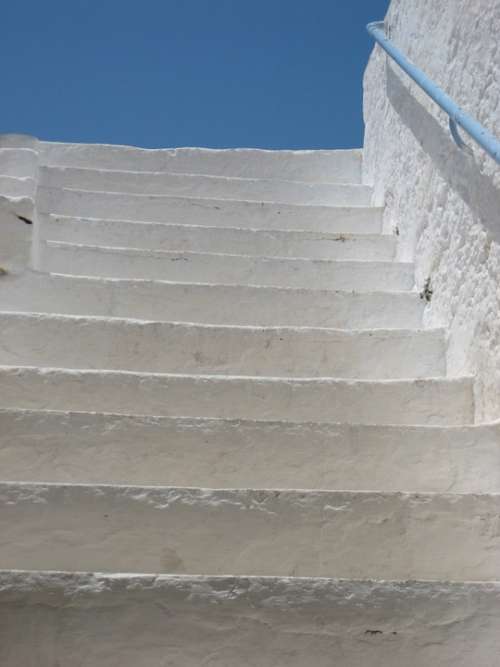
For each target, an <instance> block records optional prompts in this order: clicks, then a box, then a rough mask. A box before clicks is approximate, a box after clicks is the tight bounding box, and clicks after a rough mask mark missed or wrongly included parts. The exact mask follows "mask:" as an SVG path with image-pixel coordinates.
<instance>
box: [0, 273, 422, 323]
mask: <svg viewBox="0 0 500 667" xmlns="http://www.w3.org/2000/svg"><path fill="white" fill-rule="evenodd" d="M2 286H3V287H4V289H3V290H2V291H1V292H0V307H1V308H2V309H3V310H12V311H14V310H15V311H37V312H54V313H62V314H68V315H98V316H104V317H132V318H140V319H147V320H152V319H155V320H164V321H165V320H170V321H177V322H180V321H184V322H201V323H207V324H235V325H250V326H255V325H257V326H262V327H264V326H310V327H332V328H340V329H346V328H348V329H349V328H351V329H376V328H400V329H401V328H415V329H418V328H419V327H420V326H421V323H422V313H423V309H424V306H425V302H424V301H422V300H421V299H420V298H419V295H418V294H416V293H414V292H373V291H369V292H366V293H363V292H352V291H334V290H313V289H286V288H274V287H248V286H243V285H234V286H232V285H221V284H212V285H210V284H194V283H168V282H160V281H147V280H116V279H107V280H103V279H100V278H86V277H76V276H58V275H48V274H37V273H27V274H25V275H24V276H23V277H22V278H19V279H15V280H13V279H11V278H10V277H9V276H6V277H4V278H2Z"/></svg>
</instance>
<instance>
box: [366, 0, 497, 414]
mask: <svg viewBox="0 0 500 667" xmlns="http://www.w3.org/2000/svg"><path fill="white" fill-rule="evenodd" d="M386 21H387V25H388V27H389V28H388V29H389V35H390V37H391V39H392V40H393V41H394V42H395V44H396V45H397V46H398V47H399V48H400V49H401V50H402V51H403V52H404V53H406V54H407V55H408V57H409V58H410V60H412V61H413V62H414V63H415V64H416V65H417V66H419V67H420V68H421V69H423V70H424V71H425V72H426V73H427V74H428V75H429V76H430V77H431V78H432V79H433V80H434V81H435V82H436V83H437V84H438V85H439V86H441V87H442V88H443V89H444V90H445V91H447V92H448V94H450V95H451V97H452V98H453V99H454V100H455V101H456V102H457V103H458V104H459V105H461V106H462V107H463V108H464V109H465V110H466V111H468V112H469V113H470V114H471V115H473V116H474V117H475V118H476V119H477V120H479V122H481V123H482V124H483V125H485V126H486V127H487V128H488V129H489V130H490V131H492V132H493V133H494V134H495V135H496V136H497V137H500V0H411V1H410V0H393V1H392V3H391V6H390V9H389V12H388V15H387V17H386ZM364 89H365V90H364V93H365V96H364V116H365V123H366V135H365V154H364V180H365V182H366V183H367V184H373V185H374V187H375V203H377V204H380V203H385V205H386V211H385V216H384V225H385V229H386V231H392V230H394V229H396V228H397V230H398V231H399V235H400V236H399V238H400V248H399V255H400V257H401V258H404V259H414V260H415V262H416V281H417V286H418V287H419V288H420V289H421V288H422V287H423V285H424V283H425V281H426V280H427V279H428V278H430V279H431V288H432V290H433V295H432V300H431V303H430V305H429V307H428V308H427V312H426V324H428V325H445V326H446V327H448V328H449V340H448V372H449V374H450V375H452V376H453V375H458V374H461V373H464V372H465V373H472V374H475V375H476V377H477V380H476V386H475V393H476V415H477V419H478V420H479V421H483V420H492V419H493V420H494V419H499V418H500V167H499V166H498V165H496V164H495V162H494V161H493V160H491V159H490V158H489V157H487V156H486V155H485V154H484V152H483V151H481V149H479V148H477V149H476V148H475V147H474V155H473V156H471V157H469V156H467V155H466V154H464V153H463V152H461V151H460V150H459V149H458V148H456V147H455V145H454V143H453V142H452V139H451V137H450V134H449V132H448V129H447V117H446V115H445V114H443V112H441V110H440V109H439V108H438V107H436V105H435V104H434V103H432V102H431V101H430V100H429V98H427V97H426V96H425V94H424V93H422V92H421V91H420V90H419V89H418V88H417V86H416V85H415V84H413V83H412V82H410V80H409V79H408V77H406V75H405V74H404V73H402V72H401V70H399V68H398V67H397V65H396V64H395V63H392V64H391V63H389V62H388V58H387V57H386V56H385V55H384V54H383V52H382V50H381V49H380V48H379V47H377V48H376V49H375V51H374V53H373V54H372V56H371V58H370V62H369V64H368V67H367V70H366V73H365V79H364ZM469 143H471V142H470V141H469Z"/></svg>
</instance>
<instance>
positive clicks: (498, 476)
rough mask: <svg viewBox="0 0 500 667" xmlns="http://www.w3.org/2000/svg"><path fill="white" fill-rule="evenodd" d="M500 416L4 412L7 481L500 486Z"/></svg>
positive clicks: (1, 457)
mask: <svg viewBox="0 0 500 667" xmlns="http://www.w3.org/2000/svg"><path fill="white" fill-rule="evenodd" d="M499 442H500V423H498V424H496V425H489V426H486V425H478V426H471V427H437V426H436V427H431V426H425V427H409V426H384V425H382V426H380V425H379V426H365V425H348V424H325V423H301V424H299V423H290V422H286V421H282V422H256V421H241V420H223V419H190V418H174V417H135V416H130V415H110V414H96V413H58V412H46V411H23V410H0V469H1V470H2V477H3V479H6V480H15V481H24V482H42V483H43V482H60V483H78V482H81V483H83V482H87V483H92V484H137V485H168V486H191V487H193V486H197V487H202V488H203V487H209V486H213V487H216V488H268V489H269V488H280V489H284V488H286V489H293V488H299V489H332V490H342V489H350V490H351V491H356V490H357V491H363V490H371V491H410V492H414V493H422V492H439V493H445V492H450V493H499V492H500V447H499V446H498V443H499Z"/></svg>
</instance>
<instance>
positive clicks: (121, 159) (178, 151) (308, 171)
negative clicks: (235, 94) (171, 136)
mask: <svg viewBox="0 0 500 667" xmlns="http://www.w3.org/2000/svg"><path fill="white" fill-rule="evenodd" d="M40 147H41V151H42V154H41V161H40V162H41V164H43V165H47V166H57V167H79V168H85V169H110V170H118V171H150V172H151V171H153V172H154V171H167V172H170V173H184V174H205V175H212V176H232V177H241V178H271V179H280V180H291V181H305V182H309V183H312V182H316V183H352V184H359V183H361V162H362V151H361V150H360V149H356V150H317V151H314V150H313V151H311V150H303V151H288V150H280V151H271V150H259V149H254V148H238V149H211V148H162V149H145V148H135V147H133V146H111V145H105V144H63V143H52V142H41V143H40Z"/></svg>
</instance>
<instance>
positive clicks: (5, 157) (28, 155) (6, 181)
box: [0, 134, 39, 274]
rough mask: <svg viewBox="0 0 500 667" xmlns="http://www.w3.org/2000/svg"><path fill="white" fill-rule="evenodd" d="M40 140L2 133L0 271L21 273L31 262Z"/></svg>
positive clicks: (0, 165) (0, 143)
mask: <svg viewBox="0 0 500 667" xmlns="http://www.w3.org/2000/svg"><path fill="white" fill-rule="evenodd" d="M38 162H39V157H38V141H37V139H35V138H33V137H29V136H25V135H22V134H3V135H1V136H0V273H2V274H3V272H4V271H6V272H7V273H22V272H23V271H24V270H25V269H26V268H27V267H28V266H29V264H30V258H31V250H32V247H31V246H32V233H33V225H31V224H26V222H24V221H23V220H22V219H20V218H19V216H23V218H25V219H26V220H30V221H33V220H34V209H35V192H36V185H37V178H38Z"/></svg>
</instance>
